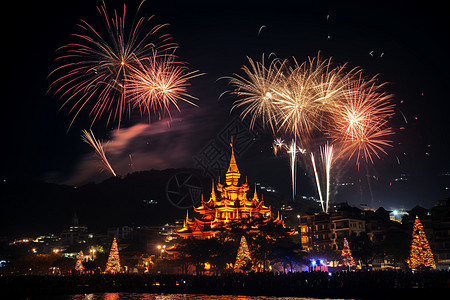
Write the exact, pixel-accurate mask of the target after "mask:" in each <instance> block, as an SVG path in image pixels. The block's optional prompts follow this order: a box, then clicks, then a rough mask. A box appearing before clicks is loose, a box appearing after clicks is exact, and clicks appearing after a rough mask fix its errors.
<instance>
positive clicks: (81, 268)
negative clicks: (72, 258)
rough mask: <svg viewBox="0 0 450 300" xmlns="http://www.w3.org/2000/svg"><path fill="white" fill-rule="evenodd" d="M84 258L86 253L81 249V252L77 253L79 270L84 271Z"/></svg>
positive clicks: (76, 268) (77, 268)
mask: <svg viewBox="0 0 450 300" xmlns="http://www.w3.org/2000/svg"><path fill="white" fill-rule="evenodd" d="M83 260H84V254H83V251H80V253H78V255H77V262H76V263H75V270H77V271H78V272H83V271H84V266H83Z"/></svg>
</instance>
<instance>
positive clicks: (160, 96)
mask: <svg viewBox="0 0 450 300" xmlns="http://www.w3.org/2000/svg"><path fill="white" fill-rule="evenodd" d="M200 75H202V74H200V73H199V72H198V71H192V72H189V71H188V69H187V67H186V66H185V65H184V64H183V63H180V62H177V61H176V60H175V57H174V55H164V56H158V55H156V54H154V55H153V56H151V57H149V58H147V59H144V60H142V62H141V64H140V65H139V67H138V68H133V69H132V70H131V76H130V77H129V78H128V79H127V81H126V83H127V85H126V93H127V94H128V96H129V101H130V102H131V103H133V106H134V107H139V108H140V110H141V111H144V112H147V113H148V115H149V116H150V114H151V112H154V113H155V114H156V113H161V112H162V113H164V112H167V113H168V114H169V115H170V111H169V107H170V105H173V106H175V107H176V109H177V110H180V109H179V107H178V104H177V100H181V101H184V102H187V103H189V104H191V105H194V106H197V105H196V104H195V103H193V102H192V101H191V100H197V98H195V97H193V96H191V95H189V94H188V93H187V87H188V86H189V85H190V84H189V82H188V80H189V79H191V78H193V77H196V76H200Z"/></svg>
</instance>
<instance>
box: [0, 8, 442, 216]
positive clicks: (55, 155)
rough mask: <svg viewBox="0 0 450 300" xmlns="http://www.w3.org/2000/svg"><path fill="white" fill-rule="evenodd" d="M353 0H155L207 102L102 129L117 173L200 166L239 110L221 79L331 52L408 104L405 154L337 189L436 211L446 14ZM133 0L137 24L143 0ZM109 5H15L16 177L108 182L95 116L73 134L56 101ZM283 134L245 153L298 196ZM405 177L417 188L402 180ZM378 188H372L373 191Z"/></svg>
mask: <svg viewBox="0 0 450 300" xmlns="http://www.w3.org/2000/svg"><path fill="white" fill-rule="evenodd" d="M341 2H342V1H270V2H265V1H222V2H217V1H164V0H159V1H147V2H146V3H145V4H144V5H143V7H142V8H141V12H142V13H143V14H146V15H151V14H155V15H156V19H155V21H156V23H169V24H170V26H169V27H167V28H166V29H165V32H167V33H170V34H171V35H173V37H174V40H175V41H176V42H177V43H178V44H179V45H180V48H179V49H178V51H177V54H178V55H179V57H180V58H182V59H183V60H185V61H186V62H188V63H189V64H190V65H191V67H192V68H193V69H198V70H200V71H201V72H205V73H207V74H206V75H205V76H202V77H201V78H198V79H194V80H192V81H191V84H192V86H191V88H190V89H189V91H190V93H191V94H192V95H195V96H196V97H198V98H199V102H198V104H199V108H193V107H189V106H186V105H182V106H181V108H182V111H181V112H180V113H179V112H176V111H173V115H172V117H173V119H172V122H170V126H168V124H167V123H168V121H169V120H167V119H165V120H163V121H161V122H152V123H151V124H149V123H148V120H147V119H146V118H143V119H139V118H136V117H134V118H133V119H132V120H129V121H127V122H126V123H125V124H124V125H123V130H122V131H121V132H120V133H117V131H116V130H114V125H116V124H114V123H112V124H109V126H108V127H106V125H105V124H106V122H104V120H100V121H99V122H97V123H96V125H95V126H94V127H93V130H94V132H95V133H97V137H99V138H101V139H104V140H105V141H106V140H108V141H110V143H109V145H108V147H109V148H108V150H109V151H110V152H109V155H110V160H111V162H112V164H113V165H114V166H115V168H116V171H117V172H118V173H119V174H121V175H125V174H126V173H128V172H130V171H132V170H131V169H130V166H129V165H128V163H129V154H132V155H133V158H134V169H133V170H145V169H151V168H155V169H163V168H169V167H191V166H193V160H192V157H193V156H195V155H196V154H197V153H198V152H199V151H200V149H202V147H203V146H204V145H205V144H206V143H207V142H208V141H209V140H211V139H212V138H214V137H215V135H216V134H217V132H218V131H219V130H220V129H221V128H222V127H223V126H224V125H225V124H226V122H227V121H228V120H229V118H230V117H232V116H233V115H230V108H231V104H232V101H233V99H232V98H231V97H228V98H227V97H225V98H223V99H221V100H220V101H218V97H219V95H220V94H221V93H222V92H224V91H226V90H227V89H229V87H228V86H227V84H226V81H219V82H217V79H218V78H219V77H222V76H229V75H232V74H233V73H237V72H239V71H240V68H241V67H242V65H243V64H245V63H246V61H247V60H246V56H249V57H251V58H253V59H255V60H259V59H260V58H261V56H262V54H263V53H265V54H266V55H268V54H269V53H271V52H274V53H276V55H277V56H278V57H282V58H289V57H292V56H294V57H296V59H297V60H298V61H303V60H305V59H307V57H308V56H315V55H316V54H317V53H318V51H321V53H322V55H323V56H324V57H333V61H334V62H336V63H337V64H343V63H348V64H349V65H350V66H351V67H357V66H359V67H361V68H362V69H364V72H365V74H367V75H375V74H380V75H379V76H380V79H381V80H383V81H387V82H389V85H388V87H387V89H388V91H389V92H390V93H393V94H394V95H395V103H396V104H397V109H396V116H395V117H394V119H393V120H392V123H391V125H392V127H393V128H394V130H395V131H396V135H395V137H394V144H395V146H394V147H393V148H390V149H387V152H388V155H387V156H382V159H381V160H375V163H374V165H373V166H372V165H370V166H368V169H367V171H366V169H364V170H359V171H358V170H356V169H355V168H350V167H348V170H347V169H340V170H337V171H336V174H339V176H340V177H339V178H336V180H337V181H340V182H347V181H348V182H354V183H355V186H353V189H349V190H348V191H344V190H339V191H338V193H337V196H336V197H337V199H339V200H343V201H349V202H353V203H362V202H366V203H367V202H372V203H378V204H380V205H384V206H386V207H401V206H402V207H404V208H407V209H409V208H411V207H412V206H413V205H415V204H420V205H423V206H425V207H431V206H432V205H433V204H434V203H435V202H436V201H438V200H440V199H442V198H443V197H448V196H449V190H448V189H446V187H447V188H448V187H450V182H449V181H450V180H449V178H450V176H448V175H447V176H445V175H443V174H446V172H450V158H449V157H450V156H449V155H448V149H449V142H448V140H449V133H448V132H449V127H450V126H449V125H448V114H449V98H448V92H447V90H448V82H449V79H450V76H449V74H448V70H449V67H450V65H449V59H448V53H449V50H450V49H449V37H450V35H449V33H450V32H449V28H450V24H449V18H448V16H447V15H446V9H444V6H443V4H437V3H430V2H427V3H425V2H422V3H419V2H405V4H400V3H396V4H392V3H388V2H380V1H361V3H359V4H345V3H341ZM122 3H123V2H120V1H107V7H108V8H109V9H110V10H112V9H113V8H117V9H118V10H119V11H121V10H122V5H123V4H122ZM126 3H127V5H128V6H127V10H128V16H129V17H130V18H131V17H132V16H133V14H134V12H135V8H136V6H137V3H138V2H137V1H127V2H126ZM95 4H96V2H95V1H88V0H84V1H79V0H78V1H33V2H30V1H25V2H17V3H14V7H13V8H12V9H11V8H9V7H8V9H9V10H5V16H8V18H3V20H2V22H3V26H2V28H3V36H2V45H3V47H2V48H3V53H4V54H3V63H2V70H3V76H2V78H3V80H2V84H3V88H2V97H1V99H2V100H1V104H0V105H1V110H0V113H1V134H2V137H3V141H4V142H3V143H2V163H1V176H2V177H1V178H2V180H7V181H8V180H22V179H43V180H47V181H51V182H56V183H67V184H74V185H77V184H83V183H86V182H89V181H98V180H102V179H105V178H107V177H108V174H106V173H104V172H103V173H101V172H100V171H99V166H98V162H97V161H96V160H95V158H94V156H93V154H92V151H91V149H90V148H89V146H87V145H86V144H84V143H82V142H81V139H80V133H81V129H85V128H88V126H89V124H90V123H89V120H88V118H87V114H85V115H81V116H80V118H79V119H77V120H76V121H75V123H74V125H73V127H72V128H71V129H70V130H69V131H67V129H68V126H69V124H70V121H71V118H72V116H70V115H68V114H67V111H64V110H63V111H61V112H58V109H59V107H60V104H61V102H60V101H59V100H58V99H57V98H56V97H54V96H52V95H51V94H49V95H47V94H46V89H47V88H48V85H49V83H50V81H49V80H48V79H47V75H48V74H49V73H50V71H51V70H52V68H54V67H55V64H54V63H53V60H54V59H55V57H56V56H57V54H56V52H55V51H56V49H57V48H58V47H60V46H62V45H64V44H66V43H68V42H70V41H71V37H70V34H71V33H73V32H74V31H76V24H77V23H78V22H79V20H80V19H85V20H87V21H88V22H89V23H90V24H92V25H93V26H103V24H102V22H101V21H100V19H99V16H98V14H97V11H96V8H95ZM6 19H7V20H6ZM263 25H265V27H264V28H263V29H262V30H261V32H260V34H259V35H258V31H259V29H260V28H261V26H263ZM401 114H403V115H404V116H405V118H406V119H407V122H408V123H407V124H406V123H405V121H404V119H403V116H402V115H401ZM270 140H271V138H270V136H267V137H266V138H265V139H262V140H261V141H260V142H258V143H256V145H254V146H253V149H251V150H250V151H248V153H247V154H246V156H244V157H242V158H241V160H242V162H241V164H242V170H243V173H246V174H248V176H249V180H251V181H253V180H258V181H263V182H264V183H265V184H268V185H273V186H274V187H276V188H277V189H279V190H286V191H288V190H289V184H290V183H289V176H288V162H287V159H286V158H275V157H274V156H273V154H272V152H271V149H270ZM397 158H398V160H397ZM398 162H400V164H399V163H398ZM238 163H239V162H238ZM300 173H303V172H300ZM402 174H403V175H402ZM447 174H448V173H447ZM367 175H369V176H367ZM336 176H337V175H336ZM400 177H401V178H406V179H407V182H405V181H403V180H402V181H400V180H397V181H395V179H396V178H400ZM368 178H369V179H368ZM360 180H361V182H362V183H361V184H358V182H359V181H360ZM305 182H307V180H305V178H303V179H302V178H299V185H300V186H299V190H300V191H306V192H305V194H308V195H311V194H313V193H314V190H313V189H311V186H308V184H306V183H305ZM364 182H366V183H367V182H371V184H370V187H369V186H368V185H367V184H363V183H364ZM369 188H370V189H369ZM300 191H299V193H300V194H302V193H301V192H300ZM370 191H371V193H370ZM368 198H370V201H369V200H368Z"/></svg>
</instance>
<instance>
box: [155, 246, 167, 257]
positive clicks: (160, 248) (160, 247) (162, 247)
mask: <svg viewBox="0 0 450 300" xmlns="http://www.w3.org/2000/svg"><path fill="white" fill-rule="evenodd" d="M156 248H158V250H159V252H160V254H159V257H162V255H163V253H164V251H165V249H166V245H158V246H157V247H156Z"/></svg>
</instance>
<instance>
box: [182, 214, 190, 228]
mask: <svg viewBox="0 0 450 300" xmlns="http://www.w3.org/2000/svg"><path fill="white" fill-rule="evenodd" d="M188 223H189V210H186V220H184V225H183V227H186V225H187V224H188Z"/></svg>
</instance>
